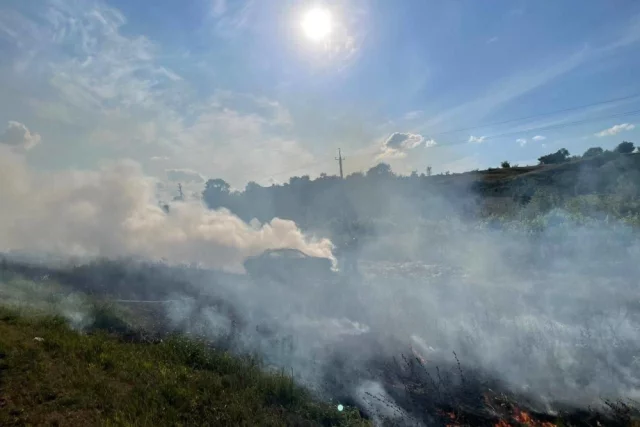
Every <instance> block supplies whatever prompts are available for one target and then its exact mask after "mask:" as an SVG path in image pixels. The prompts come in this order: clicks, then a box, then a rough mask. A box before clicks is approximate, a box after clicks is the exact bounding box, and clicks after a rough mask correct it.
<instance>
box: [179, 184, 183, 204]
mask: <svg viewBox="0 0 640 427" xmlns="http://www.w3.org/2000/svg"><path fill="white" fill-rule="evenodd" d="M178 191H179V192H180V200H184V193H183V192H182V184H181V183H178Z"/></svg>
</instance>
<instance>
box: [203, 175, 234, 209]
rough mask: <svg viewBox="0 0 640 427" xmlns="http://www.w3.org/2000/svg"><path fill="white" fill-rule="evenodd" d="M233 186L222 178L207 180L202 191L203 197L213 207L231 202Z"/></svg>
mask: <svg viewBox="0 0 640 427" xmlns="http://www.w3.org/2000/svg"><path fill="white" fill-rule="evenodd" d="M230 191H231V186H230V185H229V184H228V183H227V182H226V181H225V180H224V179H220V178H216V179H210V180H208V181H207V183H206V184H205V187H204V191H203V192H202V199H203V200H204V201H205V203H206V204H207V205H208V206H209V208H211V209H217V208H219V207H222V206H225V207H226V205H227V204H228V203H229V193H230Z"/></svg>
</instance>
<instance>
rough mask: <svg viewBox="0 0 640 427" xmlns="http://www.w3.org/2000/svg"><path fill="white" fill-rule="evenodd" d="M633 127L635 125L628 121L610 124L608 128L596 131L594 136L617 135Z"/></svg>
mask: <svg viewBox="0 0 640 427" xmlns="http://www.w3.org/2000/svg"><path fill="white" fill-rule="evenodd" d="M635 127H636V126H635V125H632V124H630V123H622V124H619V125H615V126H611V127H610V128H609V129H605V130H603V131H600V132H598V133H596V134H595V136H597V137H600V138H602V137H605V136H612V135H617V134H619V133H620V132H624V131H629V130H633V129H635Z"/></svg>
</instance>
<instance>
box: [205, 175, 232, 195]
mask: <svg viewBox="0 0 640 427" xmlns="http://www.w3.org/2000/svg"><path fill="white" fill-rule="evenodd" d="M230 189H231V186H230V185H229V184H228V183H227V181H225V180H224V179H220V178H216V179H210V180H208V181H207V183H206V184H205V187H204V191H205V192H206V191H210V192H216V193H227V194H229V191H230Z"/></svg>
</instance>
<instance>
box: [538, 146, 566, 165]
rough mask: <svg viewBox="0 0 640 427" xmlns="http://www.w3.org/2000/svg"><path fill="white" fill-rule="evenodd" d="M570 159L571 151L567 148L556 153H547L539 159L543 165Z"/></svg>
mask: <svg viewBox="0 0 640 427" xmlns="http://www.w3.org/2000/svg"><path fill="white" fill-rule="evenodd" d="M568 159H569V151H568V150H567V149H566V148H561V149H559V150H558V151H556V152H555V153H552V154H547V155H546V156H542V157H540V158H538V161H539V162H540V164H542V165H554V164H559V163H564V162H566V161H567V160H568Z"/></svg>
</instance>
